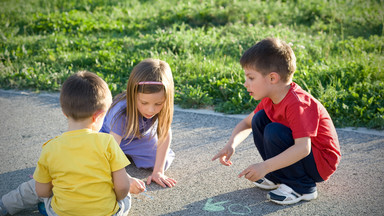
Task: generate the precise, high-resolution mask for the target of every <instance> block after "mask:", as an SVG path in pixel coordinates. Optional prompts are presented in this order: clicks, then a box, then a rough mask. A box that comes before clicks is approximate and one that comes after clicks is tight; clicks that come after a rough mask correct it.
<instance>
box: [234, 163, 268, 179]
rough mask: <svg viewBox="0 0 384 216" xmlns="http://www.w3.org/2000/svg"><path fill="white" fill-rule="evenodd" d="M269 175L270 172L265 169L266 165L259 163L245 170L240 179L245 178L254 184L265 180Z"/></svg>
mask: <svg viewBox="0 0 384 216" xmlns="http://www.w3.org/2000/svg"><path fill="white" fill-rule="evenodd" d="M267 174H268V172H267V170H266V169H265V167H264V163H257V164H252V165H250V166H249V167H248V168H247V169H245V170H243V171H242V172H241V173H240V174H239V176H238V177H239V178H241V177H242V176H244V177H245V178H246V179H248V180H249V181H252V182H254V181H257V180H259V179H261V178H263V177H264V176H265V175H267Z"/></svg>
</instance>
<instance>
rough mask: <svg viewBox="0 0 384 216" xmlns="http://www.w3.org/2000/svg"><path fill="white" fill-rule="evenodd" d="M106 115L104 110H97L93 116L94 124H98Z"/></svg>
mask: <svg viewBox="0 0 384 216" xmlns="http://www.w3.org/2000/svg"><path fill="white" fill-rule="evenodd" d="M104 113H105V111H104V110H97V111H96V112H95V113H93V115H92V122H96V121H97V119H98V118H100V117H101V116H103V114H104Z"/></svg>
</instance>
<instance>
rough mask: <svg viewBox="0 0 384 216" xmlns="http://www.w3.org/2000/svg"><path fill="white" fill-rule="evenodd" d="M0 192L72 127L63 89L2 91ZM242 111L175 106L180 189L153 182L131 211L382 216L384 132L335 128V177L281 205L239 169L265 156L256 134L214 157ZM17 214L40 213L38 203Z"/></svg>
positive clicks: (173, 173)
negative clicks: (309, 197) (228, 160)
mask: <svg viewBox="0 0 384 216" xmlns="http://www.w3.org/2000/svg"><path fill="white" fill-rule="evenodd" d="M0 113H1V115H0V123H1V124H0V131H1V132H0V196H2V195H4V194H5V193H7V192H8V191H10V190H12V189H15V188H16V187H17V186H18V185H19V184H20V183H22V182H24V181H27V180H29V179H30V175H32V174H33V171H34V169H35V166H36V163H37V160H38V157H39V154H40V151H41V146H42V144H43V143H44V142H46V141H47V140H49V139H51V138H53V137H55V136H57V135H59V134H61V133H63V132H64V131H65V130H66V128H67V126H66V120H65V118H64V116H63V115H62V112H61V110H60V106H59V95H58V94H57V93H39V94H36V93H31V92H23V91H13V90H0ZM240 120H241V119H240V118H239V116H229V115H222V114H217V113H213V112H206V111H191V110H183V109H176V110H175V113H174V120H173V124H172V130H173V140H172V144H171V148H172V149H173V150H174V151H175V153H176V159H175V160H174V162H173V164H172V166H171V167H170V169H169V170H168V171H167V172H166V175H168V176H170V177H173V178H175V179H176V180H177V182H178V183H177V185H176V187H174V188H165V189H163V188H161V187H160V186H158V185H156V184H155V183H152V184H151V185H149V186H147V189H148V191H147V192H146V193H145V194H140V195H132V200H133V202H132V208H131V211H130V215H140V216H141V215H151V216H152V215H383V212H384V207H383V204H384V195H383V194H384V186H383V184H384V132H383V131H374V132H373V133H370V132H372V131H371V130H368V131H366V132H360V131H359V130H354V129H337V133H338V135H339V140H340V146H341V151H342V158H341V162H340V165H339V167H338V170H337V171H336V173H335V174H334V175H333V176H332V177H331V178H330V180H329V181H327V182H324V183H320V184H318V192H319V196H318V198H317V199H316V200H313V201H310V202H300V203H298V204H294V205H288V206H281V205H276V204H274V203H271V202H269V201H267V200H266V194H267V191H265V190H261V189H258V188H256V187H254V186H253V184H252V183H251V182H249V181H248V180H246V179H244V178H238V177H237V175H238V174H239V173H240V172H241V171H242V170H243V169H245V168H246V167H248V165H250V164H252V163H256V162H260V161H261V160H262V159H261V157H260V156H259V155H258V153H257V150H256V148H255V146H254V144H253V141H252V139H251V136H250V137H248V139H246V140H245V141H244V142H243V143H242V144H241V145H240V146H239V147H238V148H237V149H236V153H235V155H234V156H233V157H232V162H233V165H232V166H231V167H225V166H222V165H220V163H219V162H218V161H214V162H212V161H211V158H212V157H213V156H214V155H215V154H216V153H217V152H218V151H219V150H220V149H221V148H222V147H223V146H224V145H225V143H226V142H227V140H228V138H229V136H230V134H231V132H232V129H233V128H234V127H235V126H236V124H237V123H238V122H239V121H240ZM127 172H128V173H129V174H130V175H132V176H134V177H136V178H139V179H143V180H145V179H146V177H147V176H148V175H149V174H150V171H148V170H144V169H138V168H136V167H134V166H132V165H130V166H128V167H127ZM17 215H23V216H27V215H28V216H34V215H39V213H38V211H37V206H36V208H31V209H27V210H25V211H23V212H21V213H19V214H17Z"/></svg>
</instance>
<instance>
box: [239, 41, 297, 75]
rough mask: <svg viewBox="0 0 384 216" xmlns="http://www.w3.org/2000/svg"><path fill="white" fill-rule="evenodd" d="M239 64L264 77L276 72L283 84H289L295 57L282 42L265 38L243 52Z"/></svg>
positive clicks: (294, 66) (294, 67)
mask: <svg viewBox="0 0 384 216" xmlns="http://www.w3.org/2000/svg"><path fill="white" fill-rule="evenodd" d="M240 64H241V66H242V67H243V68H250V69H254V70H256V71H258V72H260V73H261V74H263V75H264V76H266V75H267V74H269V73H271V72H277V73H278V74H279V75H280V77H281V79H282V81H283V82H289V81H290V80H291V79H292V76H293V73H294V72H295V70H296V57H295V54H294V52H293V50H292V49H291V47H290V46H289V45H288V44H287V43H285V42H284V41H282V40H279V39H277V38H266V39H264V40H262V41H260V42H258V43H257V44H255V45H254V46H252V47H251V48H249V49H248V50H247V51H245V53H244V54H243V56H242V57H241V59H240Z"/></svg>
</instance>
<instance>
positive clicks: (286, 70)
mask: <svg viewBox="0 0 384 216" xmlns="http://www.w3.org/2000/svg"><path fill="white" fill-rule="evenodd" d="M240 64H241V66H242V67H243V69H244V72H245V76H246V80H245V83H244V86H245V87H246V88H247V91H248V92H249V94H250V95H251V96H252V97H253V98H254V99H255V100H261V102H260V103H259V104H258V106H257V107H256V109H255V110H254V112H252V113H251V114H249V115H248V116H247V117H246V118H245V119H243V120H242V121H241V122H240V123H239V124H238V125H237V126H236V127H235V129H234V130H233V132H232V135H231V137H230V139H229V141H228V143H227V144H226V146H225V147H224V148H223V149H222V150H221V151H220V152H219V153H218V154H216V155H215V156H214V157H213V158H212V160H215V159H217V158H219V159H220V162H221V163H222V164H223V165H226V166H230V165H231V164H232V162H231V161H230V158H231V156H232V155H233V153H234V152H235V148H236V146H238V145H239V144H240V143H241V142H242V141H243V140H244V139H245V138H246V137H247V136H248V135H249V134H250V132H253V138H254V142H255V145H256V147H257V149H258V151H259V153H260V155H261V157H262V158H263V160H264V161H263V162H261V163H256V164H252V165H250V166H249V167H248V168H246V169H245V170H243V171H242V172H241V173H240V174H239V177H242V176H244V177H245V178H246V179H248V180H250V181H252V182H254V184H255V185H256V186H257V187H260V188H262V189H267V190H271V189H275V190H272V191H270V192H269V193H268V195H267V198H268V199H269V200H271V201H273V202H275V203H278V204H293V203H297V202H299V201H300V200H312V199H316V198H317V189H316V182H322V181H325V180H328V179H329V177H330V176H331V175H332V174H333V173H334V172H335V170H336V167H337V165H338V164H339V161H340V147H339V141H338V137H337V133H336V130H335V127H334V125H333V122H332V120H331V118H330V116H329V114H328V112H327V110H326V109H325V108H324V106H323V105H322V104H321V103H320V102H319V101H318V100H316V99H315V98H314V97H313V96H312V95H310V94H309V93H307V92H306V91H304V90H303V89H302V88H301V87H300V86H299V85H297V84H296V83H294V82H292V77H293V73H294V72H295V69H296V57H295V54H294V53H293V51H292V49H291V48H290V47H289V45H287V44H286V43H285V42H283V41H281V40H279V39H275V38H267V39H264V40H262V41H260V42H259V43H257V44H256V45H254V46H253V47H251V48H250V49H248V50H247V51H246V52H245V53H244V54H243V56H242V57H241V59H240Z"/></svg>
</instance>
